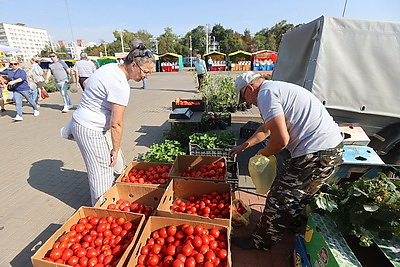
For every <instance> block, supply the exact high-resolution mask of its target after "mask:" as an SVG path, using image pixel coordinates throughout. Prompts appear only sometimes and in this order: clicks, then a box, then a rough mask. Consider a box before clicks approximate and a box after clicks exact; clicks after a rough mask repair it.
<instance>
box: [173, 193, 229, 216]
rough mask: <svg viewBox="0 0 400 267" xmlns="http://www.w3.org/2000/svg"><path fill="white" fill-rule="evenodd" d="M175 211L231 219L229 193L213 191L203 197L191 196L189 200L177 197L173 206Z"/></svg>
mask: <svg viewBox="0 0 400 267" xmlns="http://www.w3.org/2000/svg"><path fill="white" fill-rule="evenodd" d="M171 210H172V211H174V212H182V213H187V214H194V215H199V216H204V217H209V218H211V219H214V218H225V219H229V217H230V212H231V204H230V195H229V193H221V194H220V193H218V192H216V191H213V192H212V193H211V194H203V195H202V197H201V198H198V199H197V198H196V197H194V196H190V197H189V200H188V201H186V202H185V201H184V200H182V199H179V198H178V199H176V200H175V202H174V204H173V205H172V206H171Z"/></svg>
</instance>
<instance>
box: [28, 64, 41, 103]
mask: <svg viewBox="0 0 400 267" xmlns="http://www.w3.org/2000/svg"><path fill="white" fill-rule="evenodd" d="M30 62H31V64H32V65H31V68H30V70H31V72H32V75H33V76H34V77H32V78H33V79H34V80H35V81H36V87H37V90H38V101H40V100H42V99H44V98H43V96H42V90H44V87H43V82H44V78H43V69H42V68H41V67H40V65H39V62H40V59H39V58H37V57H34V58H31V60H30Z"/></svg>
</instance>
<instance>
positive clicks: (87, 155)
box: [72, 40, 155, 205]
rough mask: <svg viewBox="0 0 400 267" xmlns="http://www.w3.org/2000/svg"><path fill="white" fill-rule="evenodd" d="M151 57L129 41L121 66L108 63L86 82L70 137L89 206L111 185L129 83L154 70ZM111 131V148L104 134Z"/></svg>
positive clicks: (74, 116)
mask: <svg viewBox="0 0 400 267" xmlns="http://www.w3.org/2000/svg"><path fill="white" fill-rule="evenodd" d="M154 64H155V60H154V57H153V54H152V53H151V52H150V51H149V50H148V49H146V47H145V46H144V44H143V42H142V41H141V40H133V41H132V43H131V51H130V52H129V54H128V55H127V56H126V58H125V60H124V63H123V64H120V63H109V64H107V65H104V66H102V67H101V68H99V69H98V70H96V71H95V72H94V73H93V74H92V75H91V77H90V79H89V80H88V82H87V84H86V87H85V91H84V92H83V95H82V99H81V102H80V104H79V106H78V108H77V109H76V111H75V112H74V114H73V116H72V118H73V120H72V135H73V137H74V139H75V140H76V142H77V143H78V146H79V149H80V151H81V153H82V156H83V159H84V161H85V165H86V169H87V173H88V180H89V188H90V195H91V201H92V205H95V204H96V202H97V200H98V199H99V198H100V196H101V195H103V194H104V193H105V192H106V191H107V190H108V189H109V188H110V187H111V186H112V184H113V182H114V175H113V167H114V166H115V164H116V161H117V154H118V151H119V150H120V144H121V139H122V132H123V128H124V112H125V108H126V106H127V105H128V101H129V95H130V86H129V84H128V81H129V80H134V81H136V82H140V81H142V80H143V79H145V78H148V77H149V75H150V73H151V72H152V70H153V69H154ZM108 130H110V131H111V145H110V144H109V142H107V136H106V133H107V131H108Z"/></svg>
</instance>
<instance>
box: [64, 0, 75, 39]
mask: <svg viewBox="0 0 400 267" xmlns="http://www.w3.org/2000/svg"><path fill="white" fill-rule="evenodd" d="M65 6H66V7H67V15H68V21H69V28H70V29H71V36H72V42H74V41H75V37H74V32H73V31H72V24H71V18H70V16H69V9H68V3H67V0H65Z"/></svg>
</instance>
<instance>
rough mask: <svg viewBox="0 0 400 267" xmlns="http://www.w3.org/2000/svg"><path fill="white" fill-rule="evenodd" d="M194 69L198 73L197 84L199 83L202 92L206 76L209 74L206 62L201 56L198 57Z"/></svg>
mask: <svg viewBox="0 0 400 267" xmlns="http://www.w3.org/2000/svg"><path fill="white" fill-rule="evenodd" d="M194 68H195V70H196V72H197V82H198V83H199V87H198V89H199V91H200V90H201V83H202V80H203V77H204V74H206V73H207V67H206V62H205V61H204V60H203V59H201V55H200V54H198V55H197V56H196V60H195V61H194Z"/></svg>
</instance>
